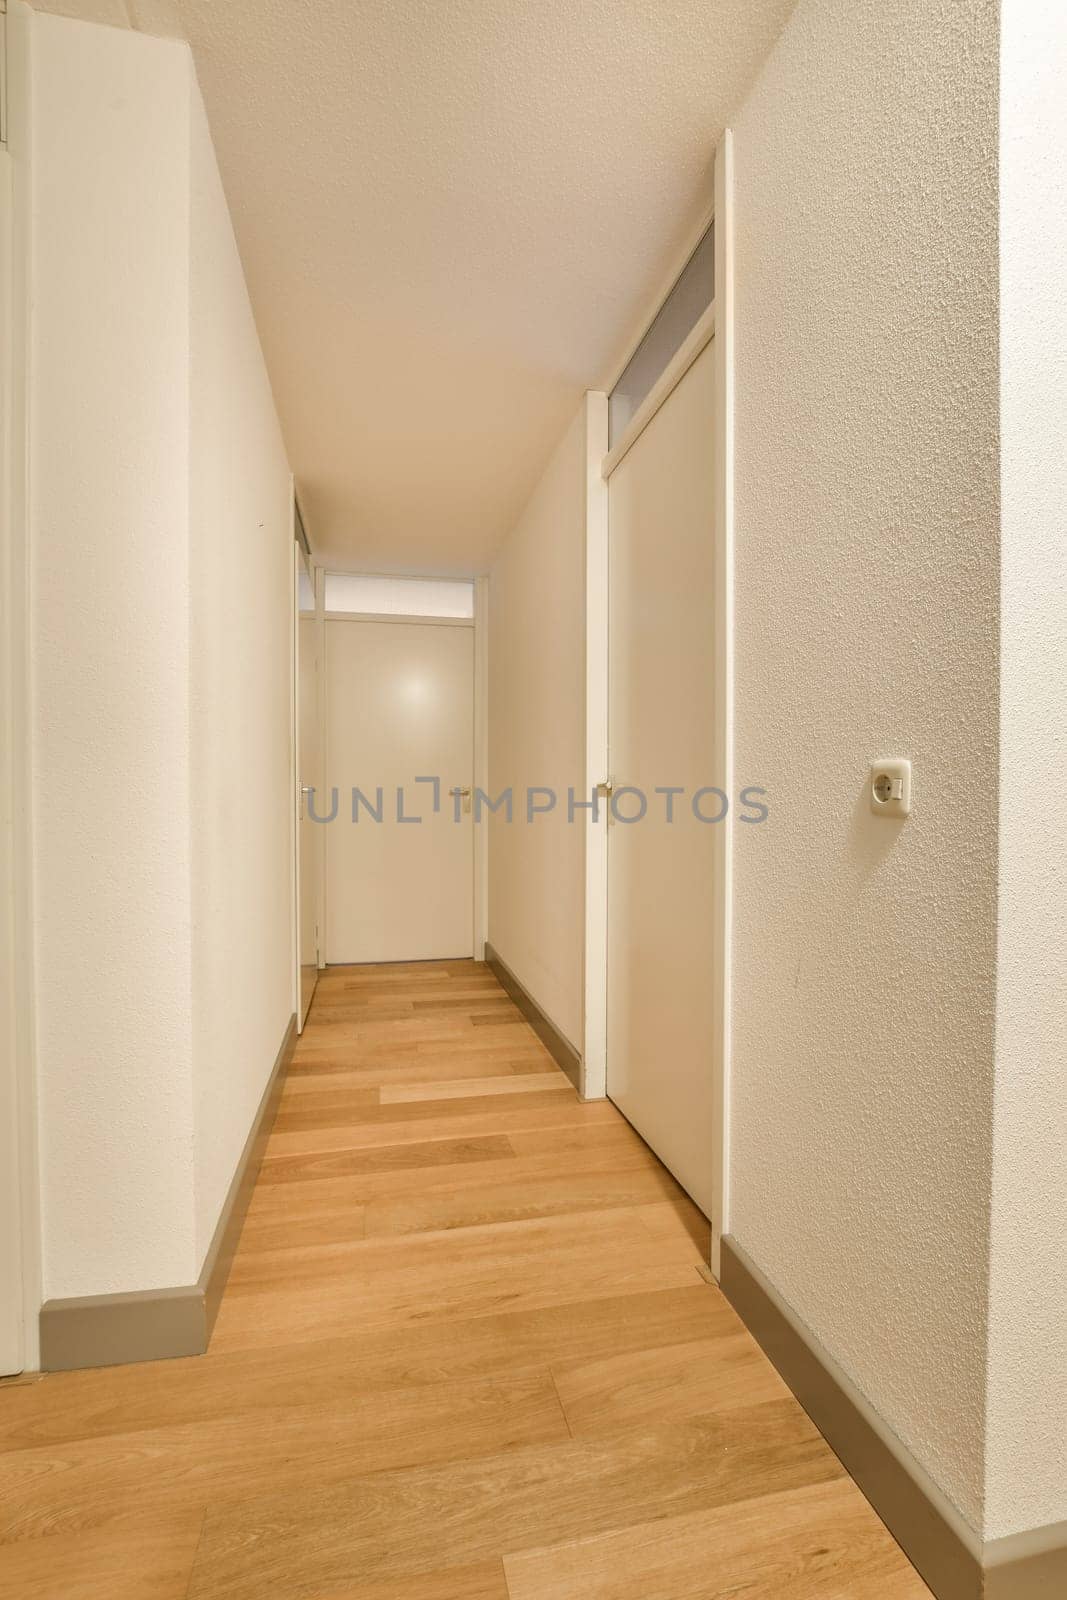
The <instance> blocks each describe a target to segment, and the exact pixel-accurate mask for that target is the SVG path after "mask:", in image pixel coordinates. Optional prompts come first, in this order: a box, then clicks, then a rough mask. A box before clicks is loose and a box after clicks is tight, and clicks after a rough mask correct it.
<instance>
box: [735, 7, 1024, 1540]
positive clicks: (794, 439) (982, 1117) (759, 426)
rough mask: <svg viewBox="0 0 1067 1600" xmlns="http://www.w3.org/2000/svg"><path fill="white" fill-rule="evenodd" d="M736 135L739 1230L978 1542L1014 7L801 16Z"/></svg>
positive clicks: (836, 10)
mask: <svg viewBox="0 0 1067 1600" xmlns="http://www.w3.org/2000/svg"><path fill="white" fill-rule="evenodd" d="M734 129H735V149H736V205H737V258H736V282H737V326H736V360H737V365H736V384H737V418H736V438H737V446H736V448H737V455H736V497H737V498H736V741H737V742H736V752H737V777H738V781H739V782H741V783H750V784H762V785H764V786H766V788H767V789H768V790H769V791H770V795H771V801H772V813H771V819H770V821H769V822H768V823H767V825H766V826H764V827H761V828H750V829H741V830H739V837H738V840H737V860H736V879H735V891H734V901H735V907H736V922H735V930H734V955H733V973H734V995H733V1099H732V1154H731V1169H732V1175H733V1176H732V1190H731V1196H730V1226H731V1229H732V1231H733V1233H734V1234H735V1235H736V1237H737V1238H738V1239H739V1241H740V1242H741V1244H742V1245H743V1246H744V1247H745V1249H746V1250H747V1251H749V1252H750V1254H751V1255H752V1256H753V1257H754V1258H755V1260H756V1261H757V1263H758V1264H759V1265H760V1267H761V1268H762V1269H763V1270H764V1272H766V1273H767V1275H768V1276H769V1277H770V1279H771V1280H772V1281H773V1282H774V1284H775V1285H776V1286H777V1288H778V1289H779V1290H780V1292H781V1293H782V1294H783V1295H784V1297H785V1298H786V1300H787V1301H788V1302H789V1303H790V1304H791V1305H792V1306H793V1308H794V1309H795V1310H796V1312H797V1313H798V1314H799V1315H800V1317H801V1318H802V1319H803V1320H804V1321H805V1322H806V1323H807V1324H808V1326H809V1327H810V1328H811V1329H812V1331H813V1332H814V1333H815V1335H816V1336H817V1337H818V1339H819V1340H821V1342H822V1344H823V1345H824V1346H825V1347H826V1349H827V1350H828V1351H829V1352H830V1353H831V1355H833V1356H834V1357H835V1358H836V1359H837V1361H838V1362H839V1363H840V1364H841V1365H842V1367H843V1368H844V1369H845V1370H846V1372H847V1373H848V1374H849V1375H850V1376H851V1377H852V1378H853V1379H854V1380H855V1381H856V1382H857V1383H858V1385H859V1387H860V1388H861V1389H862V1390H863V1392H864V1393H865V1394H866V1395H867V1396H868V1398H869V1399H870V1400H871V1402H872V1403H873V1404H874V1406H875V1407H876V1408H877V1410H878V1411H879V1412H880V1413H881V1415H882V1416H883V1417H884V1418H885V1420H886V1421H887V1422H888V1423H889V1425H890V1426H891V1427H892V1428H893V1429H894V1430H895V1431H896V1432H897V1434H898V1435H899V1436H900V1437H901V1439H902V1440H903V1441H904V1442H905V1444H906V1445H908V1446H909V1447H910V1448H911V1450H912V1451H913V1452H914V1454H915V1455H916V1456H917V1457H918V1459H919V1460H920V1462H921V1463H922V1464H923V1465H924V1466H925V1467H926V1468H927V1470H928V1471H929V1472H930V1473H931V1474H932V1475H933V1477H934V1479H935V1480H936V1481H937V1482H938V1483H939V1484H940V1485H941V1487H942V1488H943V1489H944V1490H945V1492H946V1493H947V1494H948V1496H949V1497H950V1498H951V1499H952V1500H953V1501H954V1502H955V1503H956V1505H957V1506H958V1507H959V1508H960V1510H961V1511H962V1512H963V1513H964V1515H965V1516H966V1517H967V1518H968V1519H969V1520H970V1521H971V1522H972V1523H973V1524H974V1525H975V1526H977V1525H979V1524H980V1522H981V1515H982V1483H983V1434H984V1385H985V1343H986V1340H985V1320H986V1290H987V1267H988V1247H989V1215H988V1214H989V1193H990V1163H991V1151H990V1144H991V1095H992V1066H993V1012H994V955H995V951H994V925H995V897H996V872H995V862H996V803H997V676H998V637H997V583H998V570H997V569H998V563H997V550H998V482H997V479H998V461H997V437H998V432H997V381H998V380H997V294H996V273H997V260H996V233H997V209H996V208H997V187H996V172H997V166H996V155H997V151H996V139H997V6H996V5H995V4H994V3H993V0H928V3H927V4H924V5H921V6H918V5H915V4H914V0H801V3H800V4H799V6H798V8H797V10H796V11H795V13H794V15H793V17H792V19H791V21H790V22H789V23H788V24H787V26H786V29H785V31H784V33H783V34H782V36H781V38H780V40H779V43H778V45H777V47H776V49H775V50H774V52H773V54H772V55H771V57H770V58H769V60H768V62H767V64H766V65H765V67H764V70H763V72H762V73H761V76H760V77H759V79H758V80H757V83H756V85H755V87H754V88H753V90H752V91H751V93H750V94H749V96H748V98H747V99H746V101H745V104H744V106H743V108H742V109H741V111H740V113H739V114H738V116H737V117H736V118H735V120H734ZM882 755H903V756H908V757H910V758H911V760H912V762H913V763H914V797H915V798H914V810H913V814H912V816H911V818H910V819H909V820H908V821H907V823H906V824H904V825H898V824H894V823H892V822H889V821H886V820H883V819H877V818H875V817H873V816H872V815H871V814H870V812H869V810H868V807H867V799H866V794H865V783H866V779H867V771H868V764H869V762H870V761H871V760H873V759H875V758H877V757H879V756H882Z"/></svg>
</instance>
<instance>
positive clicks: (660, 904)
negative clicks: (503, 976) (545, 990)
mask: <svg viewBox="0 0 1067 1600" xmlns="http://www.w3.org/2000/svg"><path fill="white" fill-rule="evenodd" d="M713 348H714V346H713V344H709V345H708V346H706V348H705V349H704V351H703V354H701V355H700V356H699V357H698V358H697V360H696V361H695V362H694V363H693V365H692V366H691V367H690V368H689V370H688V372H686V374H685V376H684V377H683V378H682V379H681V380H680V382H679V383H678V385H677V387H676V388H675V389H674V390H673V391H672V393H671V394H670V395H669V397H668V398H667V400H666V401H665V402H664V404H663V405H662V406H661V408H660V410H659V411H658V412H657V413H656V414H655V416H654V417H653V418H652V420H651V421H650V422H649V424H648V426H647V427H646V428H645V430H644V432H643V433H642V434H641V435H640V436H639V437H638V438H637V440H636V441H635V443H634V444H633V445H632V447H631V448H630V450H629V451H628V452H627V453H626V454H625V455H624V456H623V458H622V460H621V461H620V462H619V463H618V465H617V466H616V467H615V469H614V471H613V472H612V474H611V477H610V478H609V480H608V542H609V572H610V582H609V607H610V615H609V680H608V696H609V702H608V726H609V734H608V737H609V751H610V756H609V761H610V768H611V776H612V781H613V783H614V786H615V794H614V803H615V806H616V809H617V811H618V815H619V817H620V818H623V817H630V816H636V815H637V813H638V811H639V810H640V804H641V801H640V798H639V797H638V796H637V795H633V794H626V793H624V792H622V791H623V790H625V789H627V788H630V787H632V788H634V789H636V790H639V791H641V794H642V795H643V796H644V797H645V798H646V800H647V807H648V809H647V812H646V814H645V816H644V818H643V819H642V820H641V821H639V822H625V821H622V820H616V821H613V822H612V824H611V826H610V827H609V830H608V1022H607V1089H608V1094H609V1095H610V1097H611V1099H612V1100H614V1102H615V1104H616V1105H617V1106H618V1107H619V1109H620V1110H621V1111H622V1112H623V1114H624V1115H625V1116H626V1117H627V1118H628V1119H629V1121H630V1122H632V1123H633V1125H634V1127H635V1128H636V1129H637V1131H638V1132H639V1133H640V1134H641V1136H642V1137H643V1138H644V1139H645V1140H646V1141H647V1142H648V1144H650V1145H651V1146H652V1148H653V1150H655V1152H656V1154H657V1155H658V1156H659V1157H660V1159H661V1160H662V1161H663V1163H664V1165H665V1166H667V1167H668V1168H669V1169H670V1170H671V1172H673V1173H674V1175H675V1177H676V1178H677V1179H678V1180H679V1182H680V1183H681V1184H682V1185H683V1187H684V1188H685V1189H686V1190H688V1192H689V1194H690V1195H691V1196H692V1197H693V1199H694V1200H695V1201H696V1203H697V1204H698V1205H699V1206H700V1207H701V1209H702V1210H703V1211H704V1212H706V1213H707V1214H708V1215H709V1216H710V1214H711V1206H712V1189H713V1181H712V1167H713V1152H714V1136H715V1115H716V1113H715V1096H714V1077H713V1063H714V1046H715V1026H716V1016H715V1011H716V1007H715V999H714V991H715V984H714V981H713V979H714V972H715V966H714V963H715V961H716V959H717V958H718V954H719V952H718V950H717V939H716V924H715V916H714V876H713V857H714V844H715V841H714V834H715V828H716V826H717V824H715V823H714V822H712V821H700V820H698V818H697V816H696V815H695V813H694V809H693V799H694V797H697V804H698V808H699V810H700V811H701V813H702V815H703V816H705V817H707V818H714V817H715V816H716V815H717V813H718V811H719V810H720V809H721V801H720V800H719V799H718V797H717V796H716V795H714V794H704V795H700V794H699V791H700V790H702V789H706V788H708V787H710V786H713V785H715V784H721V782H722V779H721V776H720V775H717V774H716V773H715V771H714V746H713V730H714V717H713V713H714V700H713V686H714V621H713V619H714V604H713V602H714V578H713V573H714V544H713V521H714V475H713V449H714V433H713V425H714V364H713V355H712V351H713ZM667 788H675V789H681V790H683V791H684V793H682V794H675V795H674V796H668V795H666V794H662V793H661V794H657V793H656V790H657V789H660V790H663V789H667ZM668 805H670V807H671V810H672V812H673V820H672V821H668V820H667V808H668Z"/></svg>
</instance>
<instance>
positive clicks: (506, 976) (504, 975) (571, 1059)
mask: <svg viewBox="0 0 1067 1600" xmlns="http://www.w3.org/2000/svg"><path fill="white" fill-rule="evenodd" d="M485 964H486V966H487V967H488V968H489V970H490V971H491V972H492V974H493V976H494V978H495V979H496V981H497V982H498V983H499V984H500V987H501V988H502V989H505V990H506V991H507V993H508V994H509V995H510V997H511V999H512V1000H514V1002H515V1004H516V1005H517V1006H518V1008H519V1010H520V1011H521V1012H522V1014H523V1016H524V1017H525V1018H526V1020H527V1022H528V1023H529V1024H530V1027H531V1028H532V1029H533V1031H534V1032H535V1033H536V1035H537V1037H538V1038H539V1039H540V1041H541V1043H542V1044H543V1045H544V1047H545V1049H546V1050H547V1051H548V1053H549V1055H550V1056H551V1057H552V1059H553V1061H555V1063H556V1065H557V1066H559V1067H562V1069H563V1071H564V1072H565V1073H566V1074H567V1077H568V1078H569V1079H570V1080H571V1082H572V1083H573V1085H574V1087H575V1088H576V1089H577V1090H578V1091H579V1092H581V1087H582V1058H581V1056H580V1055H579V1054H578V1052H577V1050H576V1049H575V1048H574V1046H573V1045H572V1044H571V1043H570V1042H569V1040H567V1039H565V1038H564V1037H563V1035H562V1034H561V1033H560V1031H559V1029H558V1028H557V1027H556V1025H555V1023H554V1022H552V1021H551V1020H550V1019H549V1018H548V1017H546V1015H545V1013H544V1012H543V1011H542V1010H541V1007H540V1006H539V1005H538V1004H537V1001H536V1000H535V999H534V997H533V995H532V994H531V993H530V991H529V990H528V989H526V988H524V987H523V985H522V983H521V982H520V981H519V979H518V978H517V977H516V976H515V974H514V973H513V972H512V970H511V968H510V967H509V966H506V965H505V963H504V962H503V961H501V959H500V957H499V956H498V955H497V953H496V951H495V950H494V949H493V947H492V945H491V944H490V943H489V940H488V939H487V940H486V941H485Z"/></svg>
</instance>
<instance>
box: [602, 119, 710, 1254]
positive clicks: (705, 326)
mask: <svg viewBox="0 0 1067 1600" xmlns="http://www.w3.org/2000/svg"><path fill="white" fill-rule="evenodd" d="M711 221H714V223H715V292H714V299H713V301H712V304H711V306H710V307H709V308H708V310H707V311H706V312H705V314H704V316H703V317H702V318H701V319H700V321H699V322H698V323H697V325H696V327H695V328H694V329H693V331H692V333H691V334H690V335H689V337H688V338H687V339H686V341H685V343H684V344H683V345H682V347H681V349H680V350H679V351H678V352H677V354H676V355H675V356H674V358H673V359H672V360H671V361H670V362H669V363H668V365H667V368H666V369H665V371H664V372H663V373H662V374H661V376H660V378H659V379H658V381H657V382H656V384H655V385H654V386H653V389H652V391H651V392H650V393H649V395H648V396H647V398H646V399H645V401H644V402H643V404H642V405H641V406H640V407H639V409H638V411H637V413H636V414H635V416H634V418H633V420H632V422H631V424H630V426H629V427H628V428H627V429H626V431H625V433H624V434H623V437H622V438H621V439H620V440H619V442H618V444H617V445H616V446H615V448H614V449H612V450H610V451H609V449H608V400H607V394H606V393H598V394H594V395H590V396H589V404H588V408H587V430H586V465H587V488H586V788H587V791H589V792H592V790H593V789H594V788H595V787H596V785H597V784H598V783H602V782H603V781H604V780H605V779H606V778H607V777H608V776H609V764H610V752H609V749H608V625H609V619H608V592H609V591H608V540H609V530H608V493H607V487H608V485H607V480H608V478H609V477H610V476H611V472H612V471H613V469H614V468H615V467H616V466H617V465H618V463H619V461H621V460H622V459H623V457H624V456H625V455H626V452H627V451H628V450H629V448H630V446H631V445H632V444H633V442H634V440H635V439H636V438H638V437H639V436H640V434H641V433H642V432H643V430H644V428H645V427H646V426H647V425H648V423H649V422H650V421H651V419H652V417H653V416H654V415H655V413H656V412H657V411H658V410H659V408H660V406H661V405H662V404H663V403H664V401H665V400H666V399H667V397H668V396H669V395H670V394H671V392H672V391H673V390H674V388H675V387H676V386H677V385H678V383H679V382H680V381H681V379H682V378H683V377H684V375H685V373H686V372H688V370H689V368H690V366H691V365H692V364H693V362H694V361H695V360H696V358H697V356H698V355H699V354H700V353H701V351H702V350H703V349H705V347H706V346H707V344H708V342H709V341H710V342H711V343H712V346H713V358H714V364H715V437H714V439H712V440H711V441H709V443H710V446H711V448H712V449H713V451H714V454H715V516H714V531H713V538H714V541H715V580H716V582H715V609H714V616H713V619H712V626H713V627H714V629H715V667H716V672H715V677H716V682H715V695H714V702H715V713H714V716H715V726H714V733H713V744H714V752H715V754H714V761H715V769H716V777H715V781H716V782H719V783H721V785H722V787H723V789H725V791H726V793H727V794H729V795H730V796H731V797H732V796H733V788H734V771H733V744H734V740H733V732H734V730H733V706H734V693H733V654H734V652H733V552H734V486H733V462H734V449H733V431H734V355H733V340H734V200H733V136H732V132H731V130H730V129H727V130H726V131H725V133H724V134H723V137H722V139H721V141H720V143H719V146H718V148H717V150H716V152H715V201H714V208H713V210H712V211H711V213H710V215H708V214H705V215H704V216H703V217H702V219H701V227H700V233H703V231H704V230H705V229H706V227H707V226H708V224H709V222H711ZM697 237H699V235H698V236H697ZM693 242H694V243H695V240H694V241H693ZM687 256H688V252H687ZM681 264H684V263H679V265H681ZM674 277H677V272H676V273H675V274H674ZM674 277H672V279H671V280H670V283H669V284H668V285H667V289H668V290H669V288H670V287H671V285H673V282H674ZM664 298H665V294H664ZM656 309H658V307H657V308H656ZM651 320H652V319H651V317H650V318H649V319H648V321H649V322H651ZM645 326H646V327H647V323H646V325H645ZM644 332H645V327H642V329H641V331H640V334H639V336H638V339H635V340H634V342H633V346H632V348H636V345H637V343H638V342H639V340H640V338H642V337H643V336H644ZM626 359H627V360H628V359H629V356H627V358H626ZM625 364H626V363H625V361H624V362H623V363H622V364H621V366H620V368H619V373H621V372H622V370H623V369H624V367H625ZM616 376H618V374H616ZM612 386H613V385H606V386H605V387H606V388H610V387H612ZM719 774H721V778H720V777H719V776H718V775H719ZM714 837H715V884H714V914H715V922H716V926H717V930H718V934H719V950H720V959H719V960H718V961H717V962H716V970H715V971H714V972H713V973H712V975H711V976H712V983H713V987H714V996H715V1008H716V1043H715V1050H714V1055H713V1058H712V1060H711V1061H710V1062H709V1071H710V1072H711V1074H712V1077H713V1085H714V1100H715V1131H714V1136H713V1142H712V1149H711V1150H710V1151H709V1153H708V1159H709V1161H710V1162H711V1167H712V1189H713V1201H712V1216H711V1263H710V1264H711V1269H712V1272H713V1273H714V1275H715V1277H716V1278H718V1277H719V1272H720V1251H721V1242H722V1237H723V1235H724V1234H725V1233H728V1232H729V1226H730V1223H729V1148H730V1140H729V1105H730V1093H729V1089H730V953H731V929H732V922H733V915H732V906H733V810H732V807H731V810H730V812H729V813H728V815H727V818H726V820H725V821H724V822H723V823H722V825H721V826H718V827H716V829H715V836H714ZM585 887H586V910H585V1019H584V1037H583V1050H582V1079H581V1083H582V1095H583V1098H585V1099H587V1100H596V1099H603V1098H604V1097H605V1096H606V1094H607V1012H608V993H607V986H608V968H607V952H608V835H607V828H606V827H605V826H604V824H603V820H601V821H599V822H595V821H594V820H593V817H592V814H591V813H590V814H588V815H587V821H586V866H585Z"/></svg>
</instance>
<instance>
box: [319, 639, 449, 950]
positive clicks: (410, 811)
mask: <svg viewBox="0 0 1067 1600" xmlns="http://www.w3.org/2000/svg"><path fill="white" fill-rule="evenodd" d="M326 660H327V719H326V721H327V736H326V783H327V794H326V795H323V796H316V802H315V811H316V814H317V815H319V816H325V815H328V814H329V812H330V810H331V809H332V806H333V791H334V790H335V789H336V791H337V816H336V817H335V818H334V820H333V821H332V822H330V823H324V824H322V831H323V833H324V834H325V837H326V959H327V961H328V962H330V963H347V962H364V961H428V960H441V959H444V958H448V957H451V958H457V957H465V956H471V955H473V953H474V843H473V811H472V809H471V788H472V786H473V770H474V630H473V628H472V627H470V626H466V625H462V624H460V625H451V624H447V623H440V622H438V623H431V622H426V623H421V622H408V621H405V622H385V621H382V622H378V621H373V622H372V621H362V620H354V619H352V620H348V619H345V620H341V619H334V618H330V619H328V620H327V622H326ZM420 780H421V781H420ZM354 789H356V790H359V791H360V793H361V796H362V797H363V798H362V799H359V798H357V799H356V800H355V802H354V801H353V790H354ZM453 791H459V792H458V793H454V792H453ZM464 791H465V792H464ZM375 813H380V816H381V820H380V821H378V820H377V818H376V815H375ZM353 815H355V818H356V820H353Z"/></svg>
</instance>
